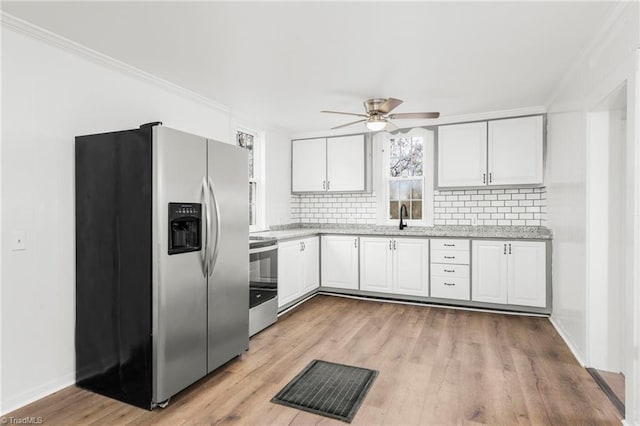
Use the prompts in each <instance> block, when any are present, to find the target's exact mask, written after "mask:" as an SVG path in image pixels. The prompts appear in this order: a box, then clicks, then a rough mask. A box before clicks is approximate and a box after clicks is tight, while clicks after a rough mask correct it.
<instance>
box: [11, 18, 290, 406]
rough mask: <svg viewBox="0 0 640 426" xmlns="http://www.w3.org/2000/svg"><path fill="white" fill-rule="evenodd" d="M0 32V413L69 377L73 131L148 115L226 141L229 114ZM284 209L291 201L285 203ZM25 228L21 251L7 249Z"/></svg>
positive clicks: (106, 127) (131, 123)
mask: <svg viewBox="0 0 640 426" xmlns="http://www.w3.org/2000/svg"><path fill="white" fill-rule="evenodd" d="M5 18H6V17H3V28H2V65H3V68H2V123H3V127H2V157H1V159H2V163H1V183H2V188H1V190H2V211H1V214H2V223H1V226H2V240H3V241H2V252H1V262H2V265H3V269H2V272H1V274H2V275H1V280H2V298H1V303H2V305H1V322H2V353H1V360H2V365H1V371H2V378H1V380H2V383H1V386H2V401H1V403H2V406H1V410H2V412H4V413H6V412H9V411H11V410H13V409H15V408H17V407H19V406H21V405H24V404H26V403H28V402H30V401H33V400H35V399H37V398H40V397H42V396H44V395H46V394H48V393H51V392H52V391H55V390H58V389H60V388H61V387H64V386H67V385H69V384H71V383H73V382H74V367H75V366H74V321H75V292H74V288H75V272H74V271H75V256H74V255H75V244H74V235H75V222H74V157H73V153H74V136H76V135H82V134H89V133H97V132H103V131H112V130H120V129H127V128H135V127H137V126H138V125H140V124H142V123H145V122H149V121H158V120H159V121H163V122H164V124H165V125H167V126H170V127H175V128H177V129H181V130H184V131H188V132H192V133H196V134H200V135H203V136H207V137H210V138H213V139H218V140H222V141H228V135H229V133H230V132H229V114H228V112H226V111H224V110H221V109H218V108H216V107H215V106H213V105H212V104H207V103H204V102H200V101H198V100H196V99H195V98H191V97H189V96H187V95H181V94H180V93H179V92H178V91H177V90H172V89H168V88H165V87H162V86H161V85H160V84H158V83H154V82H152V81H151V80H146V79H145V78H142V77H134V76H132V74H128V73H126V72H123V71H119V70H116V69H115V68H113V67H109V66H106V65H104V64H101V63H99V61H96V60H90V59H88V58H87V57H85V56H82V55H79V54H77V53H72V52H71V51H69V50H67V49H64V48H60V47H56V46H54V45H52V44H50V43H48V42H43V41H40V40H37V39H35V38H33V37H30V36H27V35H25V34H23V33H21V32H17V31H15V30H14V29H9V28H8V24H7V23H6V22H4V21H5ZM287 209H288V206H287ZM16 230H23V231H25V232H26V237H27V250H25V251H11V250H10V247H9V243H10V241H9V237H10V236H11V234H12V232H13V231H16Z"/></svg>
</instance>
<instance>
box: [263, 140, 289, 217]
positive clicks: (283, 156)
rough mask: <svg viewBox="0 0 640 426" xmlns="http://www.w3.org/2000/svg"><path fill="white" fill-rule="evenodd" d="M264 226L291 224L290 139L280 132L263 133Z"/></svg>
mask: <svg viewBox="0 0 640 426" xmlns="http://www.w3.org/2000/svg"><path fill="white" fill-rule="evenodd" d="M265 151H266V152H265V154H266V156H265V169H266V174H265V180H266V182H267V188H266V200H265V201H266V212H265V222H266V226H267V227H268V226H272V225H284V224H287V223H290V222H291V208H290V203H291V138H290V137H289V136H288V135H287V134H285V133H284V132H281V131H275V130H271V131H266V132H265Z"/></svg>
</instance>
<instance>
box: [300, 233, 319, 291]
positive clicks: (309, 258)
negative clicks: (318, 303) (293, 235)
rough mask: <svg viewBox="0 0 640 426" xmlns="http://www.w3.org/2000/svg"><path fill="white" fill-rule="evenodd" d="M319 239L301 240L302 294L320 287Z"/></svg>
mask: <svg viewBox="0 0 640 426" xmlns="http://www.w3.org/2000/svg"><path fill="white" fill-rule="evenodd" d="M318 241H319V237H313V238H305V239H304V240H302V244H303V246H302V262H301V263H302V291H301V293H302V294H305V293H308V292H310V291H311V290H314V289H316V288H318V287H320V247H319V245H320V244H319V242H318Z"/></svg>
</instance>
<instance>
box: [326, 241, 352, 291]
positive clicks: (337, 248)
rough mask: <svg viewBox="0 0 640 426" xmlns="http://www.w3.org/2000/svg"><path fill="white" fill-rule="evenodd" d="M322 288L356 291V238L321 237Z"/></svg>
mask: <svg viewBox="0 0 640 426" xmlns="http://www.w3.org/2000/svg"><path fill="white" fill-rule="evenodd" d="M320 246H321V249H320V250H321V253H322V256H321V259H322V266H321V270H322V274H321V276H322V283H321V285H322V286H323V287H334V288H344V289H350V290H357V289H358V237H354V236H346V235H323V236H322V240H321V244H320Z"/></svg>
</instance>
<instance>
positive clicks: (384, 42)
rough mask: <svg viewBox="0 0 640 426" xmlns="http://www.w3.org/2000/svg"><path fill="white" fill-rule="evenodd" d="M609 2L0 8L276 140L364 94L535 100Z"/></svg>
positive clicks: (341, 119)
mask: <svg viewBox="0 0 640 426" xmlns="http://www.w3.org/2000/svg"><path fill="white" fill-rule="evenodd" d="M613 6H614V3H608V2H469V3H467V2H407V3H404V2H335V3H333V2H332V3H329V2H299V3H294V2H282V3H275V2H257V3H248V2H233V3H232V2H193V3H185V2H68V3H58V2H43V3H36V2H15V3H14V2H6V1H5V2H2V10H4V11H5V12H8V13H10V14H12V15H15V16H17V17H19V18H22V19H24V20H27V21H30V22H33V23H34V24H36V25H38V26H41V27H43V28H46V29H48V30H50V31H53V32H55V33H58V34H60V35H62V36H64V37H67V38H70V39H72V40H74V41H76V42H79V43H81V44H84V45H86V46H88V47H90V48H92V49H94V50H97V51H99V52H101V53H104V54H106V55H109V56H111V57H113V58H116V59H118V60H121V61H123V62H126V63H128V64H130V65H133V66H135V67H137V68H140V69H142V70H144V71H147V72H149V73H152V74H154V75H157V76H159V77H161V78H164V79H166V80H169V81H171V82H173V83H176V84H178V85H180V86H183V87H185V88H187V89H190V90H192V91H195V92H197V93H199V94H201V95H204V96H206V97H208V98H210V99H212V100H215V101H217V102H219V103H222V104H224V105H226V106H228V107H229V108H230V109H231V110H232V112H233V113H234V115H237V116H241V117H251V119H249V120H248V121H253V122H255V123H260V125H261V126H269V127H273V128H280V129H284V130H286V131H287V132H288V133H289V134H296V133H301V132H307V131H315V130H323V129H328V128H329V127H332V126H335V125H338V124H341V123H346V122H348V121H353V120H350V117H348V116H332V115H328V114H320V113H319V111H320V110H322V109H333V110H342V111H353V112H362V111H363V107H362V101H363V100H364V99H366V98H368V97H396V98H400V99H403V100H404V101H405V103H404V104H403V105H401V106H400V107H398V108H397V109H396V112H412V111H440V112H441V113H442V115H443V116H448V115H462V114H470V113H478V112H487V111H498V110H506V109H513V108H521V107H528V106H536V105H543V104H544V103H545V101H546V100H547V99H548V97H549V96H550V94H551V92H552V91H553V89H554V87H555V86H556V84H557V83H558V82H559V80H560V79H561V78H562V77H563V75H564V73H565V72H566V71H567V70H568V69H569V67H570V65H571V63H572V62H573V61H574V60H575V59H576V58H578V57H579V56H580V54H581V53H582V51H583V49H584V48H585V47H586V45H587V44H588V42H589V41H590V37H591V36H592V35H593V34H594V33H595V32H596V30H597V29H598V28H599V27H600V25H601V23H602V22H604V20H605V18H606V16H607V15H608V13H610V12H611V11H612V8H613ZM245 120H246V119H245ZM398 124H400V123H398ZM425 124H427V122H425ZM362 128H364V127H362ZM354 130H360V129H359V128H357V127H355V128H354Z"/></svg>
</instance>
